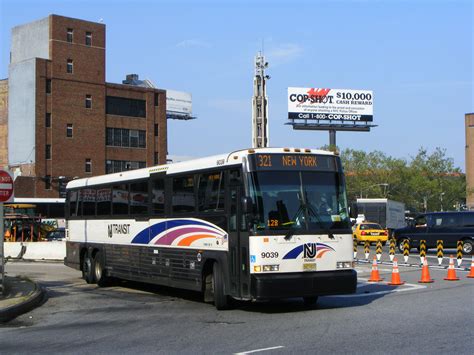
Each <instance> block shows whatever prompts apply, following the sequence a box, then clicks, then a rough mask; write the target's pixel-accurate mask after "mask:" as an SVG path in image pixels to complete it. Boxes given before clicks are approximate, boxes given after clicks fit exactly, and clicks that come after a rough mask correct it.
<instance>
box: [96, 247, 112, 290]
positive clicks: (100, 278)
mask: <svg viewBox="0 0 474 355" xmlns="http://www.w3.org/2000/svg"><path fill="white" fill-rule="evenodd" d="M94 278H95V280H96V282H97V285H99V286H100V287H105V286H107V284H108V282H109V278H108V277H107V275H106V271H105V267H104V258H103V256H102V253H101V252H100V251H98V252H97V253H96V254H95V256H94Z"/></svg>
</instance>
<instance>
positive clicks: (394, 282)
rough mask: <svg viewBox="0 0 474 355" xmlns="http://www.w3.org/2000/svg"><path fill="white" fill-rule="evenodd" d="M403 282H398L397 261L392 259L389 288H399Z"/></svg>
mask: <svg viewBox="0 0 474 355" xmlns="http://www.w3.org/2000/svg"><path fill="white" fill-rule="evenodd" d="M404 283H405V282H404V281H402V280H400V273H399V272H398V259H397V258H394V259H393V270H392V282H389V283H388V284H389V285H391V286H400V285H403V284H404Z"/></svg>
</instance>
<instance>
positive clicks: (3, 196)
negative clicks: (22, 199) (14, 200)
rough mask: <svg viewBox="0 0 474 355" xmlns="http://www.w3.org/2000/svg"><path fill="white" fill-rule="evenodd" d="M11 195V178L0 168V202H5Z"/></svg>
mask: <svg viewBox="0 0 474 355" xmlns="http://www.w3.org/2000/svg"><path fill="white" fill-rule="evenodd" d="M12 195H13V179H12V177H11V176H10V174H9V173H7V172H6V171H4V170H0V202H5V201H8V200H9V199H10V197H12Z"/></svg>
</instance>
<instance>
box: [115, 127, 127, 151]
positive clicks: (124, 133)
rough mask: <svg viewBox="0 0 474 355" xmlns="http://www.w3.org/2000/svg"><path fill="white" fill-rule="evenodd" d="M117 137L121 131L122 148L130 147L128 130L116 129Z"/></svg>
mask: <svg viewBox="0 0 474 355" xmlns="http://www.w3.org/2000/svg"><path fill="white" fill-rule="evenodd" d="M115 130H116V133H115V134H117V135H120V131H122V134H121V136H122V147H130V130H129V129H126V128H122V129H120V128H116V129H115ZM119 145H120V144H119Z"/></svg>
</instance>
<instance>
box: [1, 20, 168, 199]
mask: <svg viewBox="0 0 474 355" xmlns="http://www.w3.org/2000/svg"><path fill="white" fill-rule="evenodd" d="M105 50H106V43H105V25H104V24H102V23H94V22H88V21H83V20H78V19H73V18H67V17H62V16H57V15H50V16H48V17H47V18H44V19H42V20H39V21H35V22H31V23H28V24H25V25H21V26H17V27H15V28H13V29H12V44H11V57H10V66H9V78H8V92H6V90H3V89H2V88H3V87H4V86H5V84H4V82H6V80H4V81H0V142H4V141H6V137H5V134H6V132H5V130H4V129H3V127H4V121H5V117H4V115H5V112H3V111H4V106H3V102H4V101H6V100H8V164H9V166H10V168H11V169H12V170H13V171H14V173H15V176H16V179H15V195H16V196H17V197H58V196H60V195H61V194H62V192H63V190H64V186H65V184H66V182H67V181H69V180H71V179H74V178H77V177H87V176H92V175H100V174H105V173H112V172H118V171H123V170H128V169H135V168H141V167H145V166H151V165H155V164H164V163H166V154H167V125H166V91H165V90H160V89H156V88H155V87H150V85H136V84H135V83H136V82H139V81H138V80H135V81H130V80H128V81H124V82H127V83H128V84H112V83H107V82H106V81H105V64H106V63H105ZM133 78H135V79H137V77H136V76H133ZM4 91H5V92H4ZM4 149H5V147H3V145H2V143H0V163H1V162H2V160H1V159H2V156H3V155H4ZM2 154H3V155H2ZM3 159H5V157H4V156H3Z"/></svg>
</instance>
